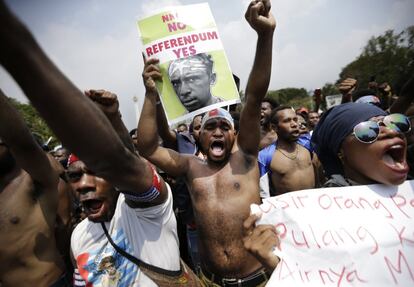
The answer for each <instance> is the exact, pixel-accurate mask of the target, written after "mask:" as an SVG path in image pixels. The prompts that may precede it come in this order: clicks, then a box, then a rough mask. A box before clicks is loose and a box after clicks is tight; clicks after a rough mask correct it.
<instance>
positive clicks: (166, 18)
mask: <svg viewBox="0 0 414 287" xmlns="http://www.w3.org/2000/svg"><path fill="white" fill-rule="evenodd" d="M161 19H162V22H164V23H165V22H170V21H173V20H175V16H174V15H173V14H167V15H162V16H161Z"/></svg>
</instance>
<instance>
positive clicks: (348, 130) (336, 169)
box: [312, 103, 411, 187]
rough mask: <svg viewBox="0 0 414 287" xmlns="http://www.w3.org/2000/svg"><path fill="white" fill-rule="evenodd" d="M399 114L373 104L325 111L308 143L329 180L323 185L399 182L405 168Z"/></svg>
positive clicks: (403, 122) (404, 125)
mask: <svg viewBox="0 0 414 287" xmlns="http://www.w3.org/2000/svg"><path fill="white" fill-rule="evenodd" d="M410 129H411V125H410V121H409V120H408V118H407V117H406V116H404V115H402V114H391V115H387V113H386V112H385V111H383V110H382V109H380V108H379V107H376V106H374V105H367V104H364V103H346V104H342V105H339V106H337V107H334V108H332V109H330V110H328V111H327V112H326V113H325V114H324V115H323V116H322V118H321V120H320V121H319V123H318V126H317V127H316V129H315V131H314V133H313V136H312V143H313V145H314V148H315V152H316V153H317V155H318V156H319V159H320V161H321V162H322V164H323V166H324V169H325V172H326V175H327V176H328V178H329V180H328V182H327V183H326V184H325V186H327V187H329V186H348V185H363V184H373V183H383V184H387V185H399V184H401V183H403V182H404V181H405V179H406V177H407V173H408V171H409V168H408V165H407V162H406V151H407V142H406V139H405V136H404V133H407V132H409V131H410Z"/></svg>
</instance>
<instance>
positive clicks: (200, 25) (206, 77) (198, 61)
mask: <svg viewBox="0 0 414 287" xmlns="http://www.w3.org/2000/svg"><path fill="white" fill-rule="evenodd" d="M137 24H138V30H139V32H140V36H141V40H142V44H143V54H144V56H145V57H146V58H147V59H149V58H158V59H159V60H160V70H161V73H162V83H157V89H158V92H159V94H160V99H161V102H162V105H163V108H164V111H165V114H166V116H167V119H168V123H169V124H170V125H171V124H175V123H178V122H181V121H186V120H188V119H189V118H192V117H193V116H195V115H196V114H200V113H202V112H205V111H208V110H210V109H212V108H217V107H222V106H227V105H231V104H234V103H237V102H239V101H240V97H239V93H238V91H237V87H236V84H235V82H234V79H233V75H232V73H231V70H230V67H229V64H228V60H227V57H226V54H225V52H224V49H223V45H222V42H221V39H220V35H219V33H218V30H217V27H216V24H215V21H214V18H213V15H212V13H211V11H210V7H209V5H208V4H207V3H201V4H194V5H185V6H176V7H171V8H165V9H163V10H162V11H160V12H159V13H156V14H154V15H151V16H149V17H145V18H143V19H140V20H138V22H137Z"/></svg>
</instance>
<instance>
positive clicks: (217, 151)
mask: <svg viewBox="0 0 414 287" xmlns="http://www.w3.org/2000/svg"><path fill="white" fill-rule="evenodd" d="M210 150H211V154H212V155H213V156H215V157H220V156H222V155H223V154H224V142H222V141H214V142H213V143H212V144H211V145H210Z"/></svg>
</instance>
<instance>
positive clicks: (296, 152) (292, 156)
mask: <svg viewBox="0 0 414 287" xmlns="http://www.w3.org/2000/svg"><path fill="white" fill-rule="evenodd" d="M276 149H277V150H278V151H279V152H280V153H281V154H283V155H284V156H285V157H287V158H288V159H290V160H295V159H296V158H297V157H298V152H299V148H298V144H296V149H295V152H294V153H293V155H292V154H288V153H285V152H284V151H282V150H281V149H279V148H276Z"/></svg>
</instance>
